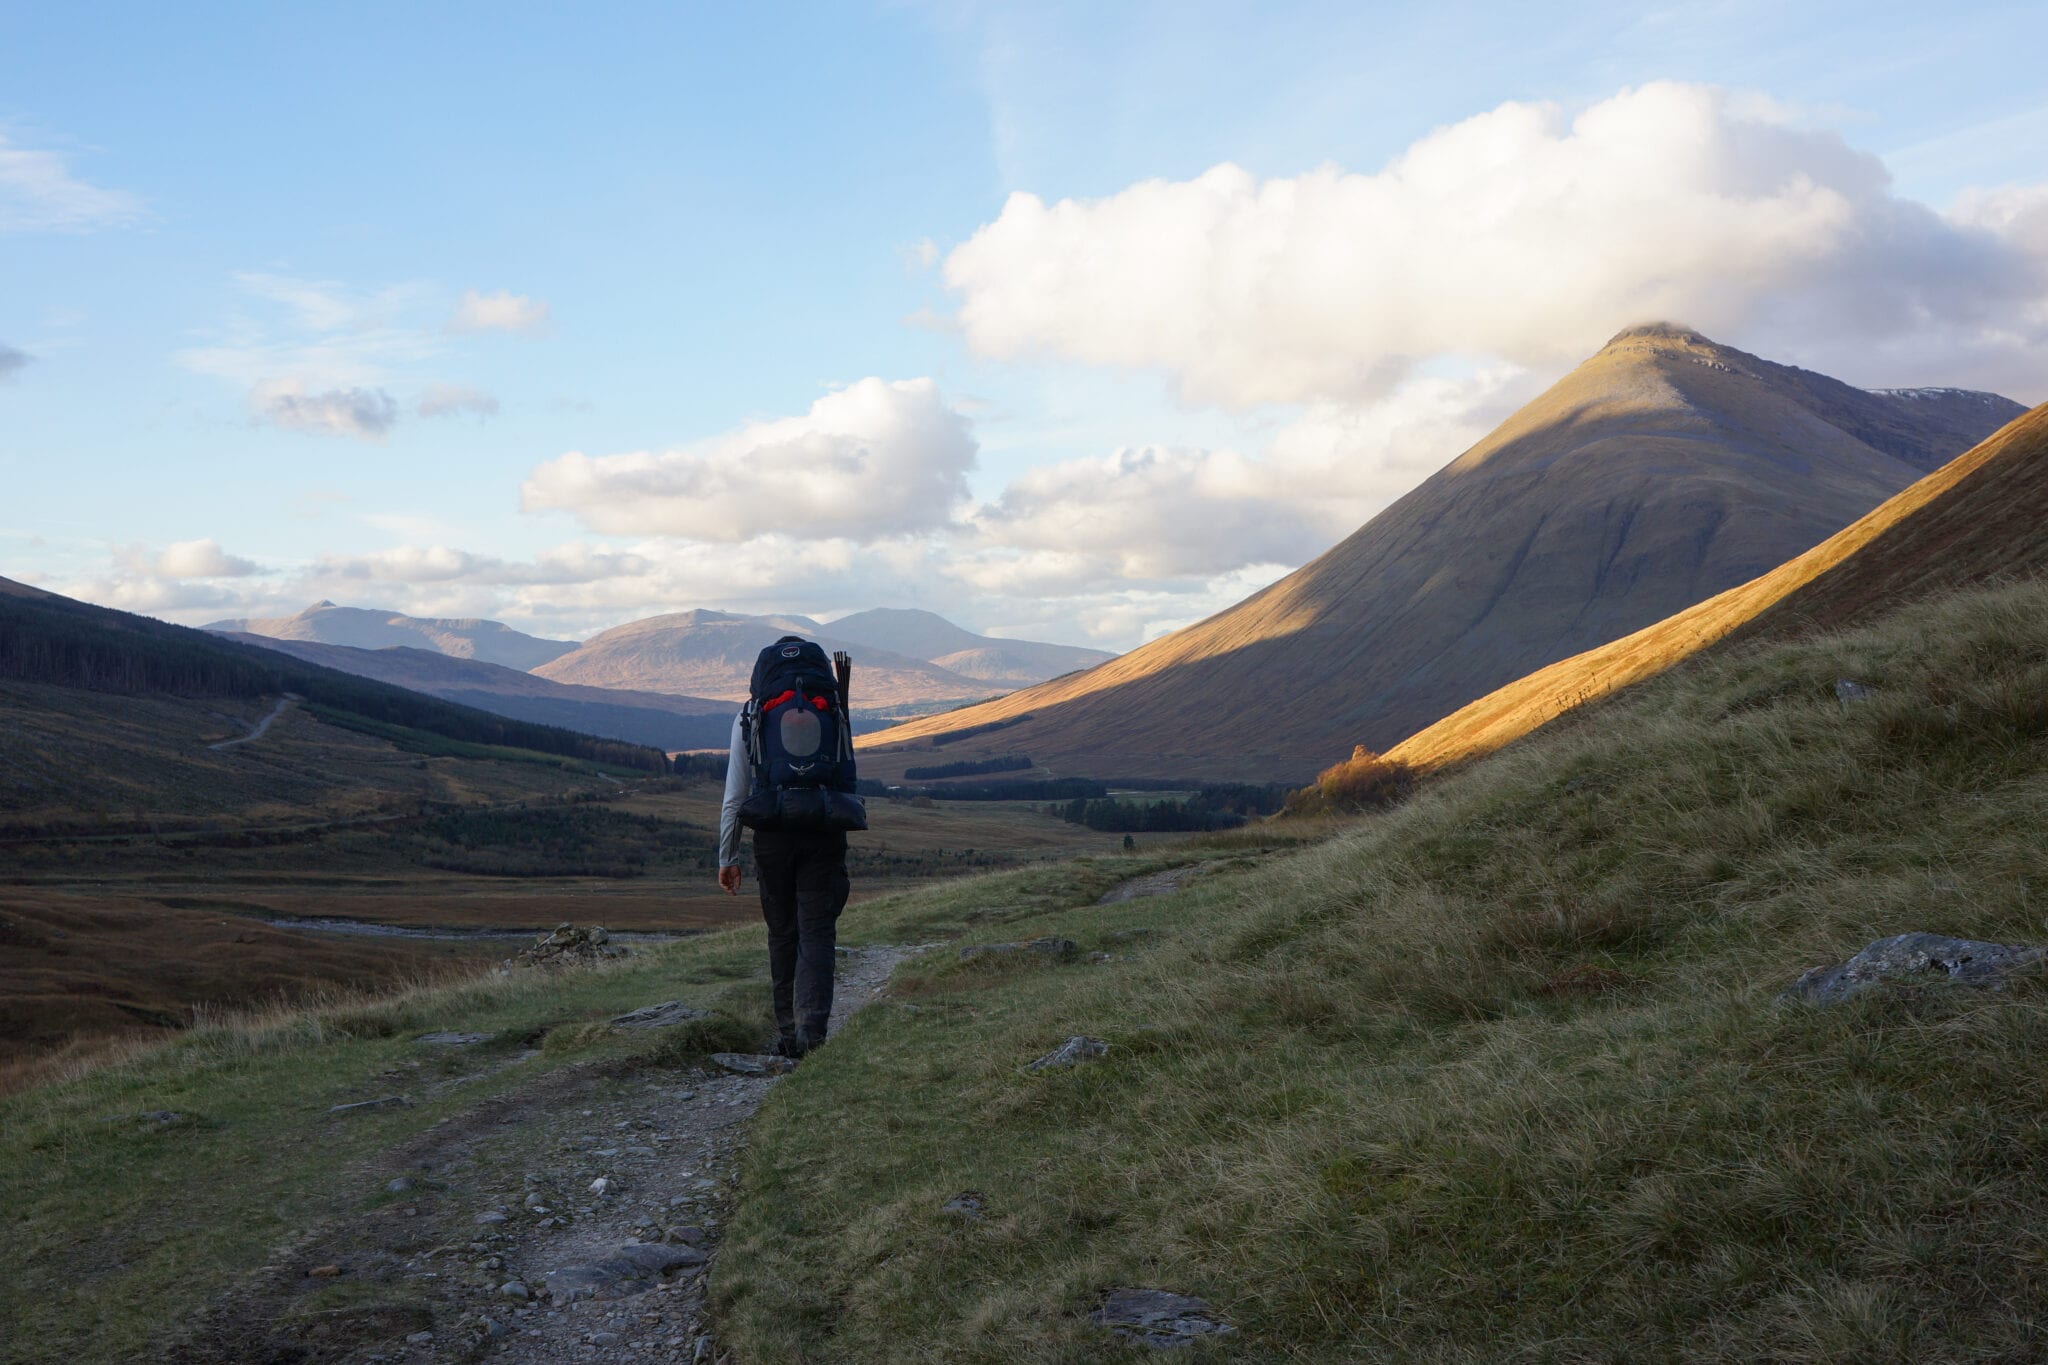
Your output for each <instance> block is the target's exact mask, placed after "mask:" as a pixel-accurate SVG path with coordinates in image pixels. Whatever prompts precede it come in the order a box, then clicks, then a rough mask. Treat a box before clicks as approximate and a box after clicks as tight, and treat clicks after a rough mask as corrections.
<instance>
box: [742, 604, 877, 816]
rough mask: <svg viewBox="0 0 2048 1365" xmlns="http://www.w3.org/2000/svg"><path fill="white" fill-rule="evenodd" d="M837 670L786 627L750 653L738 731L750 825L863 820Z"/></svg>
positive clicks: (744, 809) (847, 665)
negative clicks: (749, 788) (748, 773)
mask: <svg viewBox="0 0 2048 1365" xmlns="http://www.w3.org/2000/svg"><path fill="white" fill-rule="evenodd" d="M840 661H841V670H840V671H839V672H837V673H835V671H834V668H833V661H832V660H829V659H827V658H826V657H825V651H824V649H823V648H821V647H820V646H818V645H816V644H814V643H812V642H811V641H809V640H806V639H804V638H802V637H801V636H797V635H785V636H783V637H782V638H781V639H780V640H777V641H776V642H775V643H774V644H772V645H770V646H768V648H766V649H764V650H762V651H761V654H760V657H759V658H757V659H755V660H754V676H753V679H752V681H751V683H750V684H749V686H748V688H747V693H748V696H747V706H746V710H745V711H743V712H741V720H740V725H741V733H742V735H743V736H744V738H745V741H746V748H747V759H748V762H749V763H751V764H752V766H753V769H754V790H753V793H752V795H750V796H749V797H748V798H747V800H746V801H745V802H744V803H743V804H742V805H741V806H740V811H739V817H740V823H741V824H743V825H746V826H748V827H749V828H751V829H776V830H854V829H866V828H867V827H868V815H867V807H866V805H865V804H863V803H862V801H861V799H860V798H859V797H858V796H856V795H854V786H855V781H856V779H855V773H854V762H853V725H852V722H851V718H850V717H849V716H848V714H847V709H846V689H845V685H844V679H845V677H846V671H847V670H850V668H851V664H850V661H846V659H845V656H844V655H841V656H840Z"/></svg>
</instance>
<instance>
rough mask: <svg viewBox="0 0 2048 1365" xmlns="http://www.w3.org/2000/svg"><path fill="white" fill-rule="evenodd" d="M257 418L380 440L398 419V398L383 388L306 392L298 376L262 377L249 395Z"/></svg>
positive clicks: (292, 428) (314, 431) (324, 432)
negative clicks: (282, 377)
mask: <svg viewBox="0 0 2048 1365" xmlns="http://www.w3.org/2000/svg"><path fill="white" fill-rule="evenodd" d="M249 405H250V408H251V410H252V411H253V412H254V413H255V415H256V417H257V419H258V420H259V421H264V422H269V423H272V424H274V425H276V426H280V427H284V428H285V429H287V430H289V431H303V432H307V433H310V434H312V435H316V436H353V437H356V438H357V439H358V440H364V441H381V440H383V439H384V438H385V437H386V436H388V435H390V433H391V428H392V426H393V424H394V423H396V422H397V421H398V401H397V400H396V399H394V398H393V397H392V396H391V395H390V394H388V393H386V392H385V391H384V390H382V389H364V388H355V389H329V390H327V391H326V392H324V393H308V392H307V391H306V386H305V383H304V381H302V380H298V379H273V380H265V381H264V382H262V383H260V384H258V385H257V386H256V387H255V388H254V389H253V390H251V391H250V394H249Z"/></svg>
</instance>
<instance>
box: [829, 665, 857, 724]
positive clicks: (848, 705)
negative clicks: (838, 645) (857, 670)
mask: <svg viewBox="0 0 2048 1365" xmlns="http://www.w3.org/2000/svg"><path fill="white" fill-rule="evenodd" d="M832 671H833V672H835V673H837V674H838V675H839V709H840V710H842V711H844V712H845V713H846V714H847V716H848V718H849V719H850V718H851V717H852V716H853V703H852V702H851V701H848V700H847V698H848V696H849V695H851V694H850V693H849V691H848V689H849V688H850V687H851V686H852V683H853V656H852V655H851V654H848V653H847V652H846V651H845V650H843V649H835V650H833V651H832Z"/></svg>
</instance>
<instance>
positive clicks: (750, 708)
mask: <svg viewBox="0 0 2048 1365" xmlns="http://www.w3.org/2000/svg"><path fill="white" fill-rule="evenodd" d="M852 671H853V661H852V660H851V659H849V658H848V657H847V656H846V655H845V654H835V655H834V656H833V657H832V659H831V660H830V662H828V661H827V660H826V658H825V651H824V650H823V649H822V648H821V647H819V646H818V645H816V644H813V643H812V642H811V641H809V640H806V639H804V638H803V637H802V636H800V635H785V636H783V637H782V638H781V639H779V640H777V641H776V642H775V643H774V644H772V645H770V646H768V647H767V648H766V649H764V650H762V651H761V655H760V657H759V658H758V659H756V660H755V661H754V676H753V680H752V682H751V683H750V684H749V686H748V689H747V693H748V695H747V704H746V705H745V706H744V707H742V708H741V710H740V713H739V714H738V715H737V716H734V717H733V722H732V746H731V752H730V755H729V757H728V758H727V761H726V771H725V804H724V806H723V808H722V809H721V811H720V813H719V821H718V885H719V886H720V887H721V888H722V889H723V890H724V891H725V893H726V894H727V895H729V896H737V895H738V894H739V891H740V828H741V826H745V827H746V828H748V829H751V830H753V831H754V875H755V876H756V877H757V878H759V879H760V883H761V916H762V918H764V919H765V920H767V921H768V975H769V979H770V981H771V982H772V983H773V987H774V999H775V1031H776V1043H775V1050H776V1052H777V1053H778V1054H780V1055H781V1056H784V1057H788V1058H790V1059H792V1060H795V1059H797V1058H799V1057H802V1056H803V1055H804V1054H805V1053H807V1052H809V1051H810V1050H811V1049H812V1048H814V1047H816V1046H818V1045H819V1044H820V1043H822V1042H824V1041H825V1028H826V1025H827V1024H828V1023H829V1022H830V1020H831V1017H832V965H833V962H832V954H833V949H834V948H835V947H836V946H837V944H836V942H835V940H836V938H837V933H838V924H839V912H840V911H842V910H844V909H845V908H846V896H847V889H848V884H847V876H846V834H847V831H848V830H861V829H866V828H867V827H868V822H867V808H866V807H865V806H864V805H863V804H862V803H861V799H860V798H859V797H858V796H856V795H854V765H853V725H852V721H851V717H850V716H849V714H848V711H847V707H846V696H847V689H848V687H849V685H850V683H851V677H852Z"/></svg>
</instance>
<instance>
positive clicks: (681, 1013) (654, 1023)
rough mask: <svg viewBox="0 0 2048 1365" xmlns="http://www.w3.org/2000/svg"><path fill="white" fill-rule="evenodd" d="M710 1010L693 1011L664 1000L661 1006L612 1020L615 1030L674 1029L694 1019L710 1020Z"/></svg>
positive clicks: (649, 1007)
mask: <svg viewBox="0 0 2048 1365" xmlns="http://www.w3.org/2000/svg"><path fill="white" fill-rule="evenodd" d="M710 1015H711V1012H710V1011H709V1010H697V1009H691V1008H690V1007H689V1006H688V1005H685V1004H684V1003H683V1002H682V1001H680V1000H664V1001H662V1002H661V1003H660V1004H659V1005H642V1006H641V1007H640V1008H639V1009H637V1010H633V1011H630V1012H629V1013H626V1014H622V1015H620V1016H619V1017H618V1018H616V1019H614V1020H612V1027H613V1028H674V1027H675V1026H676V1025H677V1024H687V1023H689V1022H690V1021H691V1020H692V1019H708V1018H709V1017H710Z"/></svg>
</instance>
